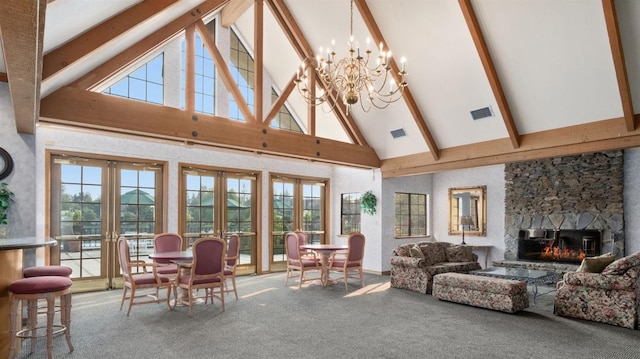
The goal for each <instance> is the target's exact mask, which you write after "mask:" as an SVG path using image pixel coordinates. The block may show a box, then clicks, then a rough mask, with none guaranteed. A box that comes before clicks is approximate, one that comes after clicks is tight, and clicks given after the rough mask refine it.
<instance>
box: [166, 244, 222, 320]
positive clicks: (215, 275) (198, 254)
mask: <svg viewBox="0 0 640 359" xmlns="http://www.w3.org/2000/svg"><path fill="white" fill-rule="evenodd" d="M191 250H192V251H193V262H192V263H189V264H187V266H189V267H190V269H191V270H190V272H189V274H186V275H184V274H182V271H178V277H177V278H176V285H175V287H174V296H176V294H177V293H176V287H178V288H183V289H186V290H187V292H188V298H189V299H188V305H189V316H190V317H193V296H194V293H193V290H194V289H196V290H198V289H204V290H205V304H206V300H207V299H208V298H209V296H211V302H212V303H213V298H214V297H217V298H218V299H220V302H222V311H224V280H225V277H224V267H225V256H226V253H227V243H226V242H225V240H224V239H222V238H217V237H215V238H200V239H198V240H197V241H195V242H194V243H193V246H192V247H191ZM180 265H181V266H182V265H183V264H180ZM215 288H218V295H215V292H214V289H215Z"/></svg>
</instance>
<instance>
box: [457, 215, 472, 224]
mask: <svg viewBox="0 0 640 359" xmlns="http://www.w3.org/2000/svg"><path fill="white" fill-rule="evenodd" d="M460 225H462V226H473V219H472V218H471V216H462V217H460Z"/></svg>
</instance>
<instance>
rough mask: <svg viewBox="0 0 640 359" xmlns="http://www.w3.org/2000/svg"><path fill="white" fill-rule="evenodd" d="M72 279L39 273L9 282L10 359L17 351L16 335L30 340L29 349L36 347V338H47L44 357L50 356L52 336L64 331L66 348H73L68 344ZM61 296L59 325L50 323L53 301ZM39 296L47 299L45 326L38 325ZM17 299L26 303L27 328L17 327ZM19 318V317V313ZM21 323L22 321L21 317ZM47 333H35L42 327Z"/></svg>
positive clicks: (70, 349) (51, 321) (18, 301)
mask: <svg viewBox="0 0 640 359" xmlns="http://www.w3.org/2000/svg"><path fill="white" fill-rule="evenodd" d="M72 284H73V282H72V281H71V279H69V278H66V277H61V276H41V277H31V278H24V279H18V280H16V281H14V282H12V283H11V284H10V285H9V317H10V319H9V323H10V324H9V325H10V328H11V337H10V346H9V358H10V359H11V358H13V357H14V355H15V352H16V339H17V338H30V339H31V352H32V353H33V351H34V350H35V343H36V340H35V339H37V338H39V337H42V336H46V338H47V358H49V359H52V358H53V336H54V335H56V334H59V333H62V332H64V333H65V336H66V339H67V345H68V346H69V351H70V352H72V351H73V344H71V332H70V326H71V285H72ZM58 297H59V298H60V308H61V309H60V324H58V325H54V324H53V317H54V313H55V300H56V298H58ZM39 299H45V300H46V301H47V325H46V326H40V327H38V313H37V311H38V309H37V303H38V300H39ZM20 301H26V303H27V329H22V330H18V329H17V327H16V326H17V325H18V324H19V322H18V319H17V316H18V312H19V308H20V306H19V303H20ZM21 317H22V316H21ZM20 322H21V320H20ZM45 328H46V335H38V332H37V331H38V329H45Z"/></svg>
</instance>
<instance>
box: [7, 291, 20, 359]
mask: <svg viewBox="0 0 640 359" xmlns="http://www.w3.org/2000/svg"><path fill="white" fill-rule="evenodd" d="M18 302H19V300H18V299H16V298H15V297H14V295H13V293H10V294H9V328H10V335H11V336H10V337H9V356H8V358H9V359H13V357H14V355H15V352H16V333H18V329H17V327H16V325H17V323H16V317H17V316H18V307H19V305H18Z"/></svg>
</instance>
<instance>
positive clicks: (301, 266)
mask: <svg viewBox="0 0 640 359" xmlns="http://www.w3.org/2000/svg"><path fill="white" fill-rule="evenodd" d="M284 240H285V251H286V254H287V279H286V280H285V282H284V285H287V283H288V282H289V278H291V277H292V275H293V273H294V271H299V272H300V284H299V285H298V288H300V287H301V286H302V282H304V281H309V280H316V279H320V277H317V278H305V273H306V272H310V271H317V272H318V273H321V272H322V266H321V265H320V261H319V260H318V259H317V258H316V256H315V253H310V254H305V256H304V257H303V256H302V253H301V251H300V242H299V237H298V235H297V234H296V233H294V232H289V233H287V234H286V235H285V237H284Z"/></svg>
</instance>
